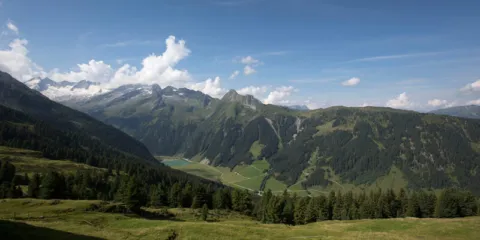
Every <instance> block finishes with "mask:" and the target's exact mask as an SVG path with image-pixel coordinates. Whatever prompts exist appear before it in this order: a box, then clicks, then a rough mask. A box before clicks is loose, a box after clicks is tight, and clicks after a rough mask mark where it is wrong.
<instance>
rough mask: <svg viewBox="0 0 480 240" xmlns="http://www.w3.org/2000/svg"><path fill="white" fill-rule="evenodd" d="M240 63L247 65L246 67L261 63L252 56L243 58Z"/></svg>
mask: <svg viewBox="0 0 480 240" xmlns="http://www.w3.org/2000/svg"><path fill="white" fill-rule="evenodd" d="M240 62H241V63H243V64H246V65H254V64H257V63H259V62H260V61H258V60H257V59H255V58H253V57H252V56H246V57H244V58H242V60H241V61H240Z"/></svg>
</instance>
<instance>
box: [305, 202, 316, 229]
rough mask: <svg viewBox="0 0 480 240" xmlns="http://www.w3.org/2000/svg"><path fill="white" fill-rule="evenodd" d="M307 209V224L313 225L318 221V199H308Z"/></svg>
mask: <svg viewBox="0 0 480 240" xmlns="http://www.w3.org/2000/svg"><path fill="white" fill-rule="evenodd" d="M307 201H308V204H307V209H306V211H305V223H312V222H315V221H316V220H317V217H318V215H317V214H318V206H317V199H316V198H308V200H307Z"/></svg>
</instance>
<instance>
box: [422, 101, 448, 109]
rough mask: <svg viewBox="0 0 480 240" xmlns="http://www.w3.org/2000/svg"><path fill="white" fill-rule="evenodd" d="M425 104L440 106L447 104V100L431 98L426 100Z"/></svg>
mask: <svg viewBox="0 0 480 240" xmlns="http://www.w3.org/2000/svg"><path fill="white" fill-rule="evenodd" d="M427 104H428V105H430V106H432V107H441V106H445V105H447V104H448V101H447V100H441V99H432V100H428V102H427Z"/></svg>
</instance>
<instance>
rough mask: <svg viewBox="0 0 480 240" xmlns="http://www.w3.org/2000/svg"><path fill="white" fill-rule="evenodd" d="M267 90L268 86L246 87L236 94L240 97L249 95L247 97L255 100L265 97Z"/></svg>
mask: <svg viewBox="0 0 480 240" xmlns="http://www.w3.org/2000/svg"><path fill="white" fill-rule="evenodd" d="M268 89H269V87H268V86H259V87H256V86H248V87H244V88H242V89H240V90H237V92H238V93H239V94H242V95H247V94H249V95H253V96H254V97H256V98H262V97H263V96H264V95H265V93H267V91H268Z"/></svg>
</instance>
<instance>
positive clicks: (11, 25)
mask: <svg viewBox="0 0 480 240" xmlns="http://www.w3.org/2000/svg"><path fill="white" fill-rule="evenodd" d="M7 28H8V29H10V31H12V32H14V33H15V34H17V35H18V34H19V31H18V27H17V26H15V24H13V23H12V21H10V20H8V22H7Z"/></svg>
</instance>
